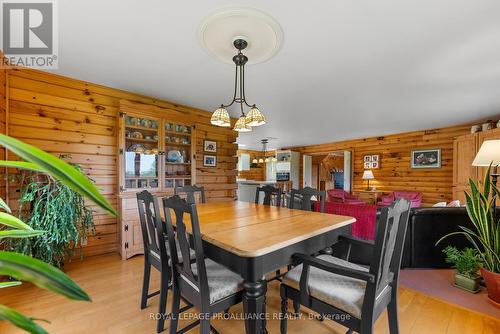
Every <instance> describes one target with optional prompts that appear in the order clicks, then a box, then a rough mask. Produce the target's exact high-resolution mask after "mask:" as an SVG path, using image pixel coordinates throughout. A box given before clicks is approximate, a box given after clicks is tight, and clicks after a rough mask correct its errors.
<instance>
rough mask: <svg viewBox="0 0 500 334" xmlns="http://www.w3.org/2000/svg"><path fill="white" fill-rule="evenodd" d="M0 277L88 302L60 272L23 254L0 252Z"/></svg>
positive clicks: (72, 282) (77, 288) (84, 295)
mask: <svg viewBox="0 0 500 334" xmlns="http://www.w3.org/2000/svg"><path fill="white" fill-rule="evenodd" d="M0 275H6V276H12V277H15V278H17V279H18V280H21V281H27V282H31V283H33V284H35V285H36V286H38V287H40V288H43V289H46V290H50V291H53V292H55V293H58V294H61V295H63V296H65V297H67V298H69V299H74V300H86V301H89V300H90V298H89V296H88V295H87V293H85V291H83V290H82V289H81V288H80V287H79V286H78V284H76V283H75V282H74V281H72V280H71V279H70V278H69V277H68V276H66V274H64V273H63V272H62V271H60V270H59V269H56V268H54V267H52V266H51V265H49V264H47V263H45V262H43V261H40V260H38V259H34V258H32V257H29V256H26V255H23V254H18V253H13V252H0Z"/></svg>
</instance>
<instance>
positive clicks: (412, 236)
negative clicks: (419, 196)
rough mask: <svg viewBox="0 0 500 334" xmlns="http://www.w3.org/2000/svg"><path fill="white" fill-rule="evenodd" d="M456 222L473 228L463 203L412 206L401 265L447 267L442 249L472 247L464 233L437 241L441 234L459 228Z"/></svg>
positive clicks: (456, 230)
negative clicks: (425, 206) (435, 206)
mask: <svg viewBox="0 0 500 334" xmlns="http://www.w3.org/2000/svg"><path fill="white" fill-rule="evenodd" d="M459 226H465V227H467V228H470V229H472V230H473V231H474V230H475V227H474V226H473V224H472V222H471V220H470V219H469V216H468V215H467V210H466V209H465V207H460V208H434V207H431V208H415V209H412V211H411V215H410V220H409V222H408V231H407V233H406V240H405V247H404V250H403V261H402V266H403V267H410V268H449V267H450V265H449V264H448V263H446V262H445V260H444V259H445V255H444V254H443V252H442V250H443V249H444V248H445V247H446V246H448V245H451V246H455V247H457V248H458V249H462V248H465V247H472V246H471V244H470V242H469V241H468V240H467V239H466V238H465V236H463V235H453V236H450V237H448V238H446V239H444V240H443V241H442V242H440V243H439V245H437V246H435V245H436V242H437V241H438V240H439V239H441V238H442V237H443V236H444V235H446V234H448V233H452V232H458V231H461V229H460V227H459Z"/></svg>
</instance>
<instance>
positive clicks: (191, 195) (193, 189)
mask: <svg viewBox="0 0 500 334" xmlns="http://www.w3.org/2000/svg"><path fill="white" fill-rule="evenodd" d="M196 193H200V199H201V203H205V202H206V199H205V188H204V187H198V186H196V185H192V186H184V187H176V188H175V189H174V194H175V195H180V194H186V200H187V202H188V203H196V198H195V194H196Z"/></svg>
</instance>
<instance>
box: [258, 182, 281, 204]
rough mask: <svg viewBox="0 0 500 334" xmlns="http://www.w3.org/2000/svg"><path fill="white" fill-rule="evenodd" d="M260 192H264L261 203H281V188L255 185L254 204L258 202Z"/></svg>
mask: <svg viewBox="0 0 500 334" xmlns="http://www.w3.org/2000/svg"><path fill="white" fill-rule="evenodd" d="M261 192H262V193H264V199H263V201H262V204H264V205H275V206H280V205H281V190H280V189H279V188H275V187H273V186H271V185H265V186H262V187H257V189H256V190H255V204H259V203H260V193H261Z"/></svg>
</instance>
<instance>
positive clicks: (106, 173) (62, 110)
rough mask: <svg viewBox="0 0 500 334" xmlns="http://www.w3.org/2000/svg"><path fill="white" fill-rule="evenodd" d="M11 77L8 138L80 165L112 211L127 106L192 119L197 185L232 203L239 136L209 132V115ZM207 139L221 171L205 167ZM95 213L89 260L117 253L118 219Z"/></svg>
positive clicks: (13, 195) (40, 77) (63, 81)
mask: <svg viewBox="0 0 500 334" xmlns="http://www.w3.org/2000/svg"><path fill="white" fill-rule="evenodd" d="M7 77H8V94H9V100H8V106H9V112H8V119H7V131H8V132H9V134H10V135H11V136H13V137H17V138H19V139H22V140H24V141H26V142H28V143H30V144H32V145H35V146H37V147H40V148H41V149H44V150H46V151H48V152H50V153H52V154H55V155H59V154H70V155H71V158H70V161H72V162H74V163H78V164H80V165H82V167H83V168H84V170H85V172H86V173H87V175H88V176H89V177H90V178H92V179H93V180H94V181H95V182H96V184H97V185H98V186H99V187H100V189H101V191H102V193H103V194H104V196H105V197H106V198H107V199H108V200H109V201H110V203H111V204H112V205H113V206H115V207H117V195H118V175H117V114H118V109H119V105H120V101H123V100H127V101H132V102H135V103H138V104H145V105H151V106H157V107H161V108H165V109H169V110H171V111H172V112H175V113H177V114H179V115H183V116H184V117H189V118H190V119H193V123H196V125H197V130H199V131H198V135H197V140H198V142H197V150H196V151H197V152H196V153H197V154H196V156H197V166H198V168H197V182H198V183H199V184H202V185H204V186H205V189H206V190H207V196H208V198H209V200H234V198H235V188H236V158H235V157H234V156H235V155H236V145H235V144H233V143H234V141H235V140H236V137H237V133H235V132H232V131H230V130H227V129H222V128H218V127H213V126H211V125H210V123H209V119H210V113H208V112H206V111H203V110H200V109H196V108H191V107H187V106H182V105H177V104H174V103H170V102H168V101H163V100H158V99H155V98H151V97H147V96H142V95H138V94H134V93H130V92H126V91H122V90H118V89H113V88H109V87H105V86H101V85H97V84H92V83H89V82H84V81H80V80H75V79H71V78H67V77H63V76H58V75H54V74H51V73H47V72H41V71H36V70H30V69H13V70H8V75H7ZM1 78H2V76H1V75H0V80H2V79H1ZM0 82H1V81H0ZM4 130H5V129H4ZM204 138H208V139H212V140H217V141H218V152H217V156H218V162H217V168H204V167H203V163H202V160H201V159H202V151H203V146H202V145H203V139H204ZM9 198H10V202H11V203H15V200H16V199H17V198H19V192H18V189H17V188H16V186H15V185H12V186H11V187H10V190H9ZM14 205H15V204H14ZM92 208H93V209H95V211H96V213H95V216H94V218H95V224H96V235H95V236H93V237H90V238H89V240H88V245H87V247H86V250H85V255H93V254H102V253H106V252H113V251H116V250H117V241H118V236H117V222H116V219H115V218H112V217H110V216H109V215H107V214H106V213H105V212H103V211H102V210H101V209H99V208H97V207H96V206H94V205H93V206H92Z"/></svg>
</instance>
